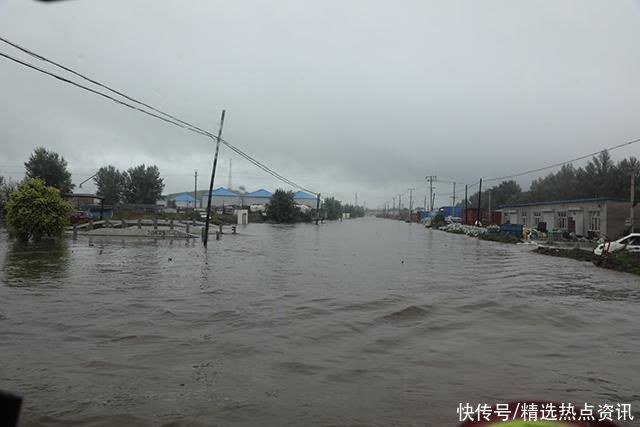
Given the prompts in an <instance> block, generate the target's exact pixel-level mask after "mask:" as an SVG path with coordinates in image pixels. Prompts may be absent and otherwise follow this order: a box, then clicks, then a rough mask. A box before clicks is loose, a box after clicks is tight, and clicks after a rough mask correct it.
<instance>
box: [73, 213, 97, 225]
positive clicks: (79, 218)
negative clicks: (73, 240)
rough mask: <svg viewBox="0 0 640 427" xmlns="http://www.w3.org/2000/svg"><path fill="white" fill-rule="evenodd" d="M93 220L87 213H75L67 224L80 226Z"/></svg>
mask: <svg viewBox="0 0 640 427" xmlns="http://www.w3.org/2000/svg"><path fill="white" fill-rule="evenodd" d="M90 219H93V215H91V212H88V211H75V212H74V213H73V214H72V215H71V216H70V217H69V222H70V223H71V224H80V223H83V222H87V221H89V220H90Z"/></svg>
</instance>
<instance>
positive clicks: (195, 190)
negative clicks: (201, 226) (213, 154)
mask: <svg viewBox="0 0 640 427" xmlns="http://www.w3.org/2000/svg"><path fill="white" fill-rule="evenodd" d="M193 178H194V180H195V183H194V184H193V225H196V208H197V207H198V169H196V170H195V171H194V172H193Z"/></svg>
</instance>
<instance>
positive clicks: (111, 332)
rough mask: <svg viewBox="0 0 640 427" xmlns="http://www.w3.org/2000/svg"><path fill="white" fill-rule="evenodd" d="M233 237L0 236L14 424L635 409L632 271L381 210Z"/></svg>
mask: <svg viewBox="0 0 640 427" xmlns="http://www.w3.org/2000/svg"><path fill="white" fill-rule="evenodd" d="M239 231H240V234H238V235H236V236H233V235H225V236H223V238H222V240H220V241H216V240H215V239H214V240H212V241H210V247H209V248H208V250H204V249H203V248H202V246H201V244H200V243H199V242H195V243H194V242H185V241H183V240H173V241H170V240H157V241H153V240H149V239H145V240H134V239H127V240H122V239H112V238H94V239H92V240H89V238H87V237H80V238H79V239H78V240H77V241H71V240H64V241H63V242H62V243H58V244H42V245H38V246H28V247H23V246H18V245H15V244H14V243H13V242H11V241H10V240H9V239H8V238H7V236H6V233H4V232H0V389H4V390H10V391H12V392H15V393H17V394H20V395H22V396H23V397H24V406H23V412H22V421H23V423H22V425H25V426H34V425H55V426H58V425H60V426H62V425H69V424H72V423H80V424H88V425H99V426H107V425H123V426H124V425H133V426H137V425H144V426H146V425H149V426H155V425H161V424H169V423H174V424H172V425H177V426H179V425H189V426H199V425H270V426H271V425H273V426H276V425H396V426H405V425H425V426H455V425H456V424H457V419H458V415H457V414H456V408H457V406H458V403H460V402H470V403H476V404H477V403H485V402H486V403H496V402H504V401H509V400H514V399H527V400H531V399H535V400H554V401H559V402H574V403H579V404H583V403H584V402H589V403H593V404H600V403H607V402H613V403H616V402H621V403H630V404H631V405H632V408H633V412H634V413H635V416H636V421H634V422H633V423H638V419H640V279H639V278H638V276H632V275H630V274H625V273H617V272H613V271H609V270H604V269H599V268H597V267H595V266H593V265H591V264H589V263H585V262H578V261H573V260H568V259H561V258H554V257H545V256H544V255H538V254H533V253H531V247H528V246H525V245H505V244H498V243H493V242H484V241H479V240H476V239H473V238H469V237H466V236H460V235H452V234H447V233H444V232H439V231H431V230H427V229H425V228H424V227H421V226H419V225H417V224H406V223H403V222H395V221H391V220H381V219H373V218H365V219H357V220H350V221H344V222H334V223H326V224H324V225H320V226H314V225H307V224H304V225H295V226H274V225H263V224H254V225H249V226H247V227H246V228H241V229H240V230H239ZM633 423H632V424H629V425H638V424H633ZM74 425H75V424H74Z"/></svg>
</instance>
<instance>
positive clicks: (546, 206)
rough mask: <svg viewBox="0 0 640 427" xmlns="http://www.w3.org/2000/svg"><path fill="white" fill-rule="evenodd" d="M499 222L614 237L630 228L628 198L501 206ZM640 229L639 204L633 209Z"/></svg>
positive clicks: (579, 234)
mask: <svg viewBox="0 0 640 427" xmlns="http://www.w3.org/2000/svg"><path fill="white" fill-rule="evenodd" d="M500 208H501V211H502V222H503V223H511V224H521V225H523V226H525V227H532V228H538V227H539V226H540V225H542V226H544V227H546V229H547V230H559V231H567V232H569V233H575V234H576V236H584V237H606V238H609V239H617V238H619V237H621V236H622V235H624V233H625V232H626V230H627V229H628V228H629V226H630V224H629V216H630V204H629V201H628V200H622V199H611V198H595V199H577V200H558V201H547V202H533V203H519V204H511V205H505V206H501V207H500ZM634 216H635V227H636V229H638V228H640V206H636V207H635V209H634Z"/></svg>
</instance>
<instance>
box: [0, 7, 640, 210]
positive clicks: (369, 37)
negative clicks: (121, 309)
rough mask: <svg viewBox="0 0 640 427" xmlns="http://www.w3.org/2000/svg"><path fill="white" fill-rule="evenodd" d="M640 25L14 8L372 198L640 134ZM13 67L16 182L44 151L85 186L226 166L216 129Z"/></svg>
mask: <svg viewBox="0 0 640 427" xmlns="http://www.w3.org/2000/svg"><path fill="white" fill-rule="evenodd" d="M638 23H640V7H639V4H638V2H637V1H634V0H630V1H618V2H601V1H543V2H540V1H535V2H534V1H530V2H524V1H522V2H513V1H507V0H503V1H497V0H496V1H441V2H434V1H432V2H425V1H400V2H393V3H390V2H383V1H346V2H345V1H323V2H313V3H312V2H298V1H272V2H259V1H238V2H221V1H204V0H203V1H191V2H179V1H158V0H154V1H151V0H141V1H137V2H128V1H124V0H121V1H98V0H94V1H89V0H77V1H68V2H60V3H57V4H43V3H40V2H35V1H24V0H2V1H0V34H1V35H2V36H3V37H6V38H8V39H10V40H13V41H16V42H18V43H20V44H23V45H24V46H26V47H28V48H31V49H33V50H34V51H36V52H38V53H42V54H43V55H46V56H48V57H50V58H52V59H55V60H57V61H60V62H61V63H63V64H66V65H69V66H71V67H73V68H75V69H77V70H78V71H81V72H83V73H86V74H88V75H90V76H92V77H95V78H96V79H98V80H101V81H103V82H105V83H108V84H110V85H112V86H114V87H116V88H118V89H120V90H122V91H124V92H126V93H128V94H130V95H132V96H135V97H138V98H140V99H142V100H145V101H146V102H148V103H150V104H152V105H154V106H156V107H158V108H161V109H163V110H165V111H167V112H170V113H172V114H174V115H177V116H179V117H181V118H184V119H186V120H188V121H190V122H193V123H195V124H197V125H199V126H203V127H206V128H208V129H211V130H215V129H216V123H217V121H218V117H219V114H220V110H221V109H223V108H226V109H227V112H228V117H227V121H226V124H225V131H224V136H225V138H226V139H228V140H229V141H230V142H232V143H234V144H235V145H237V146H238V147H240V148H241V149H243V150H244V151H246V152H248V153H250V154H251V155H252V156H254V157H256V158H258V159H259V160H261V161H262V162H264V163H266V164H267V165H269V166H271V167H272V168H274V169H276V170H277V171H278V172H280V173H281V174H283V175H285V176H287V177H288V178H290V179H292V180H294V181H296V182H298V183H299V184H301V185H304V186H306V187H309V188H311V189H314V190H316V191H320V192H322V193H323V194H327V195H334V196H336V197H337V198H339V199H343V200H345V201H352V200H353V197H354V193H355V192H358V193H359V200H360V201H362V200H366V201H367V204H368V206H376V205H380V204H382V203H384V202H385V201H386V200H389V199H390V197H391V196H393V195H395V194H398V193H401V192H404V191H405V190H406V189H407V188H408V187H410V186H411V187H413V186H416V187H418V190H417V193H416V198H417V199H419V200H420V199H422V197H424V188H425V185H424V176H425V175H432V174H433V175H438V176H439V177H442V178H444V179H447V180H456V181H460V182H469V183H471V182H475V181H477V179H478V178H480V177H485V178H488V177H494V176H499V175H505V174H509V173H515V172H520V171H522V170H527V169H530V168H534V167H539V166H544V165H546V164H550V163H554V162H557V161H560V160H564V159H569V158H572V157H575V156H577V155H580V154H584V153H588V152H591V151H595V150H598V149H600V148H603V147H607V146H611V145H615V144H617V143H621V142H624V141H626V140H630V139H634V138H636V137H638V136H639V135H640V128H639V126H638V120H637V113H638V111H640V85H638V83H637V76H638V75H639V74H640V45H639V44H638V42H637V41H638V40H640V25H638ZM0 51H2V52H6V53H10V54H12V55H15V56H19V57H20V58H23V59H24V58H27V57H26V56H25V55H21V54H20V53H19V52H17V51H15V50H13V49H11V48H10V47H9V46H6V45H2V46H0ZM30 61H31V62H35V63H37V61H35V60H33V59H30ZM48 69H50V67H49V68H48ZM0 73H1V74H0V75H1V76H2V78H1V79H0V93H2V96H0V105H1V106H2V115H1V116H0V147H1V150H0V174H3V175H10V176H13V177H16V178H18V177H20V176H21V175H22V173H23V168H22V163H23V162H24V161H25V160H26V158H27V157H28V155H29V153H30V152H31V151H32V150H33V148H34V147H36V146H39V145H43V146H46V147H48V148H50V149H53V150H56V151H58V152H60V153H61V154H62V155H64V156H65V158H66V159H67V160H68V162H69V166H70V170H71V171H72V173H73V180H74V182H80V181H81V180H83V179H86V178H87V177H88V176H90V175H91V174H92V173H93V172H94V171H95V170H96V169H97V168H99V167H100V166H103V165H105V164H107V163H110V164H114V165H116V166H117V167H120V168H127V167H129V166H133V165H135V164H138V163H147V164H157V165H158V166H159V167H160V169H161V171H162V172H163V174H164V175H165V182H166V185H167V187H166V191H167V192H174V191H181V190H189V189H191V188H192V185H193V181H192V176H193V170H194V169H198V170H199V171H200V174H201V176H204V177H206V175H207V174H208V173H209V170H210V167H211V161H212V154H213V145H212V143H211V141H210V140H208V139H207V138H203V137H201V136H198V135H195V134H190V133H188V132H185V131H183V130H181V129H179V128H173V127H171V126H170V125H167V124H165V123H163V122H160V121H157V120H153V119H150V118H148V117H146V116H143V115H141V114H139V113H136V112H133V111H131V110H128V109H124V108H122V107H120V106H118V105H116V104H114V103H110V102H107V101H105V100H103V99H100V98H97V97H95V96H93V95H91V94H88V93H84V92H82V91H80V90H78V89H75V88H72V87H69V86H65V85H64V84H62V83H59V82H57V81H55V80H52V79H50V78H48V77H46V76H43V75H40V74H37V73H35V72H33V71H30V70H27V69H25V68H22V67H20V66H18V65H16V64H13V63H10V62H8V61H7V60H4V59H0ZM637 150H638V149H637V147H636V148H634V147H631V148H628V149H626V151H625V150H620V151H619V152H615V153H612V154H613V156H614V158H620V157H623V156H628V155H633V154H635V155H637V154H636V153H637ZM229 158H233V182H234V185H236V186H239V185H244V186H245V187H247V188H248V189H256V188H259V187H265V188H271V189H273V188H276V187H278V186H283V187H285V188H287V186H286V185H284V184H278V182H277V181H275V180H274V179H273V178H271V177H270V176H268V175H266V174H264V173H263V172H261V171H260V170H258V169H256V168H255V167H253V166H251V165H250V164H248V163H247V162H246V161H243V160H242V159H241V158H239V157H237V156H233V155H232V153H231V152H230V151H228V150H224V149H223V151H222V154H221V168H220V174H219V175H218V180H217V182H218V183H219V184H220V185H226V182H227V172H228V171H227V164H228V159H229ZM532 178H533V177H532V176H529V177H523V178H522V179H521V180H520V183H521V184H523V185H525V186H526V185H527V184H528V182H529V181H530V179H532ZM201 182H202V183H203V185H202V188H204V183H205V182H206V178H205V179H203V180H202V181H201ZM449 189H450V185H449V184H438V191H439V192H445V191H448V190H449ZM445 201H446V199H445V198H444V197H443V198H441V199H440V202H445Z"/></svg>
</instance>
